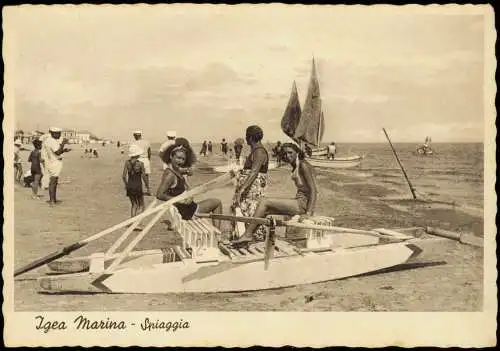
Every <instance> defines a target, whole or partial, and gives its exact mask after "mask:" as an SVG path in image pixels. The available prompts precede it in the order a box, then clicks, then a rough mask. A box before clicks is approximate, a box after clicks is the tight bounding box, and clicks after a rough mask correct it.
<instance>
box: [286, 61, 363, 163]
mask: <svg viewBox="0 0 500 351" xmlns="http://www.w3.org/2000/svg"><path fill="white" fill-rule="evenodd" d="M281 129H282V130H283V133H285V134H286V135H288V136H289V137H290V138H292V139H293V140H294V141H295V142H296V143H297V144H300V145H301V148H304V149H305V148H306V146H311V145H312V146H313V147H315V148H314V149H312V150H311V156H310V157H307V160H308V162H309V163H310V164H311V165H312V166H313V167H318V168H328V169H330V168H351V167H356V166H358V165H359V164H360V163H361V160H362V159H363V157H362V156H352V157H335V159H334V160H329V159H328V158H327V156H328V148H327V147H320V145H321V141H322V139H323V134H324V131H325V116H324V114H323V111H322V100H321V95H320V89H319V81H318V77H317V75H316V66H315V63H314V58H313V61H312V68H311V77H310V81H309V86H308V89H307V96H306V101H305V103H304V109H303V110H301V109H300V102H299V97H298V93H297V87H296V84H295V82H293V85H292V92H291V94H290V99H289V100H288V104H287V107H286V109H285V112H284V114H283V117H282V119H281Z"/></svg>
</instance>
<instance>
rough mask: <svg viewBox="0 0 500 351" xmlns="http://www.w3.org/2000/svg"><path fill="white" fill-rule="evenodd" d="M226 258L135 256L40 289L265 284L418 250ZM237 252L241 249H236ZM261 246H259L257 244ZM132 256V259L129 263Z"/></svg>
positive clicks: (388, 262)
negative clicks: (112, 267) (118, 265)
mask: <svg viewBox="0 0 500 351" xmlns="http://www.w3.org/2000/svg"><path fill="white" fill-rule="evenodd" d="M250 250H251V251H252V252H250V251H248V252H247V253H241V254H239V255H235V257H234V258H229V257H228V256H226V255H224V254H222V253H221V254H220V256H219V257H217V259H215V258H213V259H212V260H211V261H205V262H203V261H200V260H196V259H192V258H190V259H183V260H182V261H174V262H168V263H164V261H165V255H164V254H163V253H160V252H161V251H159V252H158V253H156V254H150V255H148V256H140V257H139V258H137V259H136V260H134V261H129V262H128V263H126V264H124V265H123V267H121V268H119V269H116V270H115V271H114V272H112V273H110V274H103V273H102V272H86V273H76V274H64V275H56V276H46V277H44V278H41V279H40V286H41V288H42V289H43V290H44V291H46V292H57V293H61V292H66V293H71V292H88V293H136V294H146V293H156V294H160V293H186V292H189V293H208V292H238V291H252V290H266V289H276V288H283V287H290V286H295V285H302V284H311V283H317V282H323V281H329V280H334V279H341V278H346V277H351V276H355V275H360V274H363V273H368V272H374V271H377V270H381V269H384V268H388V267H392V266H396V265H399V264H402V263H405V262H407V261H408V260H409V259H410V258H413V257H415V256H416V255H417V254H419V253H420V251H421V250H420V249H419V248H418V247H417V246H416V245H414V244H405V243H394V244H385V245H374V246H367V247H357V248H346V249H331V250H327V251H323V252H319V251H318V252H304V253H302V254H299V253H296V252H295V253H286V252H284V251H283V252H279V251H278V250H277V252H275V256H274V258H273V259H272V260H271V261H272V262H271V264H270V266H269V268H268V270H267V271H265V270H264V269H263V253H260V252H259V251H258V248H256V247H253V248H252V247H251V248H250ZM240 251H242V252H243V249H240ZM262 251H263V249H262ZM132 262H134V265H132Z"/></svg>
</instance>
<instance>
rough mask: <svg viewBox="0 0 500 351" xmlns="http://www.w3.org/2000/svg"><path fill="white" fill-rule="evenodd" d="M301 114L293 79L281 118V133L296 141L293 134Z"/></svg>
mask: <svg viewBox="0 0 500 351" xmlns="http://www.w3.org/2000/svg"><path fill="white" fill-rule="evenodd" d="M300 115H301V109H300V101H299V94H298V93H297V86H296V84H295V81H294V82H293V86H292V92H291V94H290V99H289V100H288V105H287V106H286V109H285V113H284V114H283V118H281V130H283V133H285V134H286V135H288V136H289V137H290V138H292V139H293V140H294V141H295V142H298V141H297V139H296V138H295V137H294V136H295V129H296V128H297V125H298V124H299V120H300Z"/></svg>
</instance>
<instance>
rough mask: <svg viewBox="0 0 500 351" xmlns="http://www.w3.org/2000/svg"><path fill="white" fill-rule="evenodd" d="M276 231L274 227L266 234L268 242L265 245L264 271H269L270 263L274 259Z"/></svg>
mask: <svg viewBox="0 0 500 351" xmlns="http://www.w3.org/2000/svg"><path fill="white" fill-rule="evenodd" d="M275 236H276V230H275V227H274V226H270V227H269V230H268V231H267V234H266V241H265V245H264V248H265V250H264V270H266V271H267V270H268V269H269V261H270V260H271V259H272V258H273V257H274V243H275Z"/></svg>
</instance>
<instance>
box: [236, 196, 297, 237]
mask: <svg viewBox="0 0 500 351" xmlns="http://www.w3.org/2000/svg"><path fill="white" fill-rule="evenodd" d="M302 212H303V210H302V209H301V208H300V207H299V204H298V202H297V200H296V199H272V198H264V199H262V200H260V201H259V204H258V205H257V208H256V209H255V213H254V214H253V217H257V218H265V217H266V216H267V215H269V214H275V215H291V216H293V215H297V214H301V213H302ZM258 226H259V224H258V223H255V222H254V223H250V224H249V225H248V226H247V228H246V229H245V233H244V234H243V235H242V236H241V237H240V238H239V239H238V240H236V241H234V243H238V242H248V241H252V234H253V233H254V232H255V230H256V229H257V227H258Z"/></svg>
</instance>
